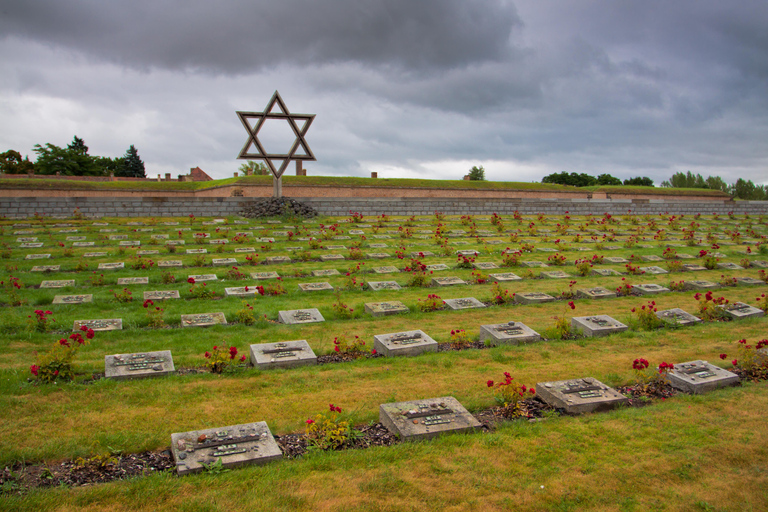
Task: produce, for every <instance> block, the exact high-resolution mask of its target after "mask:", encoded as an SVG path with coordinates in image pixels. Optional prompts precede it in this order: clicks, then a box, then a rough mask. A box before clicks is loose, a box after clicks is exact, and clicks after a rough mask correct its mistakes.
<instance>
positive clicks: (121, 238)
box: [109, 235, 128, 241]
mask: <svg viewBox="0 0 768 512" xmlns="http://www.w3.org/2000/svg"><path fill="white" fill-rule="evenodd" d="M109 239H110V240H112V241H115V240H128V235H109Z"/></svg>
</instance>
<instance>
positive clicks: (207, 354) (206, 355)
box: [203, 351, 211, 359]
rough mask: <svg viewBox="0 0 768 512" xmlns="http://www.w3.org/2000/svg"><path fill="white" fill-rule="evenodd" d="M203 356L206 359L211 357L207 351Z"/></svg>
mask: <svg viewBox="0 0 768 512" xmlns="http://www.w3.org/2000/svg"><path fill="white" fill-rule="evenodd" d="M203 355H204V356H205V358H206V359H208V358H210V357H211V353H210V352H208V351H206V352H205V354H203Z"/></svg>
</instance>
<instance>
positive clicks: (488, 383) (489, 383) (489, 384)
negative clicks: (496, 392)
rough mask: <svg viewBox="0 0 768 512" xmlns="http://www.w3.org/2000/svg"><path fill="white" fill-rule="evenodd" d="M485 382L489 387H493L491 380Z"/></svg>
mask: <svg viewBox="0 0 768 512" xmlns="http://www.w3.org/2000/svg"><path fill="white" fill-rule="evenodd" d="M485 384H486V386H488V387H489V388H492V387H493V381H492V380H489V381H488V382H486V383H485Z"/></svg>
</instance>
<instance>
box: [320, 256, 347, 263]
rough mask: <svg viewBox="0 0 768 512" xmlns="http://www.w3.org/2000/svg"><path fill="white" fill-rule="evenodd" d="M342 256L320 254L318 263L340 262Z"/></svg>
mask: <svg viewBox="0 0 768 512" xmlns="http://www.w3.org/2000/svg"><path fill="white" fill-rule="evenodd" d="M344 259H346V258H344V256H343V255H341V254H321V255H320V261H340V260H344Z"/></svg>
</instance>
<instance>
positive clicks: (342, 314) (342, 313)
mask: <svg viewBox="0 0 768 512" xmlns="http://www.w3.org/2000/svg"><path fill="white" fill-rule="evenodd" d="M353 279H354V278H353ZM335 295H336V302H334V303H333V304H332V305H331V309H333V310H334V311H335V312H336V314H337V315H338V316H339V318H352V313H353V312H354V309H352V308H350V307H349V306H347V305H346V304H344V303H343V302H342V301H341V293H340V292H339V291H337V292H336V293H335Z"/></svg>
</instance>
